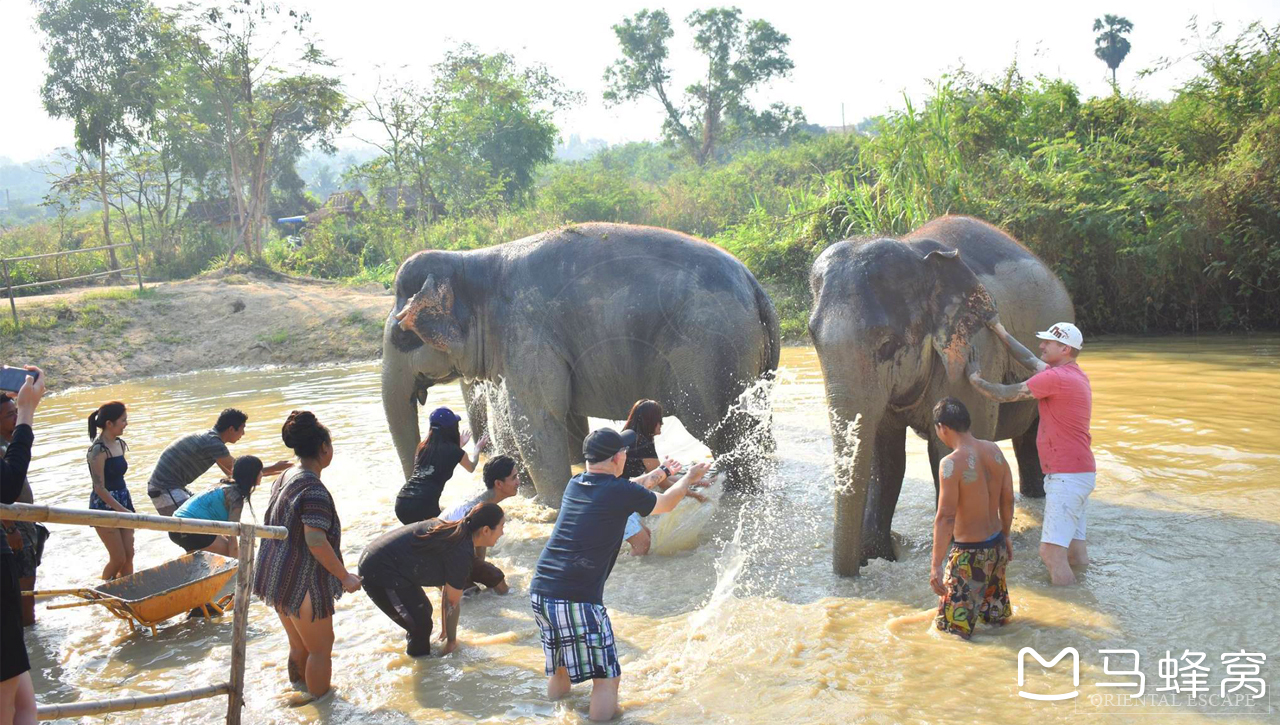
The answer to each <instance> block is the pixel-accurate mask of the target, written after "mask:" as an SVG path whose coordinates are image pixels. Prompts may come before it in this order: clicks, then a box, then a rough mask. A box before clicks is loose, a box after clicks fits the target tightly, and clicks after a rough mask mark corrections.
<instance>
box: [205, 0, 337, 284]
mask: <svg viewBox="0 0 1280 725" xmlns="http://www.w3.org/2000/svg"><path fill="white" fill-rule="evenodd" d="M188 20H189V21H190V22H189V23H188V25H187V27H186V28H185V32H184V34H183V38H184V48H185V55H186V59H187V61H188V62H189V63H190V64H191V65H192V66H194V67H195V68H196V69H197V70H198V71H199V73H198V75H193V76H191V77H189V79H188V80H189V81H190V82H192V83H193V84H194V85H195V86H196V87H195V88H193V89H192V93H193V95H194V96H196V97H198V98H203V99H205V101H206V103H207V104H208V106H207V107H206V109H205V113H204V115H203V117H204V118H205V119H207V120H208V125H207V129H208V131H209V132H210V134H211V135H212V136H213V137H214V138H215V139H216V140H217V141H218V143H219V144H220V145H221V146H222V147H223V149H224V150H225V161H226V168H225V172H226V188H227V189H228V190H229V192H230V196H231V199H232V203H233V206H234V208H235V210H236V217H237V225H236V243H235V244H234V245H233V246H232V249H231V253H230V254H229V255H228V257H227V261H228V262H230V261H231V259H232V258H233V257H234V256H235V253H236V251H237V250H238V249H239V248H241V247H243V248H244V250H245V253H246V254H247V255H249V256H250V257H260V256H261V254H262V229H263V227H264V226H265V224H266V218H267V212H268V209H267V206H268V201H269V199H270V192H271V186H272V182H273V181H274V180H275V179H277V178H278V177H280V178H287V180H288V181H290V182H294V181H295V178H294V177H296V173H292V164H293V162H294V161H295V160H296V159H297V157H298V156H299V155H300V154H301V149H302V148H303V147H304V146H305V145H306V144H308V143H314V144H316V145H317V146H318V147H319V148H320V149H321V150H324V151H327V152H330V153H332V152H333V151H334V147H333V137H334V135H335V134H336V133H337V132H338V131H339V130H340V129H341V128H342V127H343V126H344V125H346V122H347V119H348V117H349V115H350V108H349V105H348V103H347V100H346V96H345V95H344V94H343V92H342V82H341V80H339V79H338V78H337V77H335V76H334V75H332V71H331V68H332V65H333V63H332V61H331V60H330V59H329V58H328V57H327V56H326V55H325V54H324V53H323V51H321V50H320V48H319V47H318V46H317V45H316V44H315V42H314V41H313V40H312V39H311V38H310V37H309V35H308V33H307V27H308V26H309V24H310V20H311V19H310V16H309V15H308V14H306V13H300V12H298V11H296V10H291V9H288V8H283V7H281V6H279V5H276V4H275V3H272V2H268V1H267V0H225V5H212V6H206V7H204V8H202V9H199V10H195V11H192V12H191V14H190V15H189V16H188ZM286 53H292V54H293V57H291V58H286V57H283V56H284V55H285V54H286ZM210 111H212V112H210ZM286 165H287V166H288V167H289V168H288V169H287V173H284V176H283V177H282V176H281V175H282V169H283V168H284V166H286ZM290 174H292V175H290ZM289 186H290V187H294V186H297V184H296V183H290V184H289Z"/></svg>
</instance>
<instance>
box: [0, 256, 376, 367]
mask: <svg viewBox="0 0 1280 725" xmlns="http://www.w3.org/2000/svg"><path fill="white" fill-rule="evenodd" d="M7 306H8V305H5V307H7ZM390 308H391V297H390V294H389V293H388V292H386V291H385V290H383V289H382V288H381V286H379V285H369V286H367V287H363V288H351V287H344V286H341V285H337V284H332V283H328V282H321V281H315V280H303V279H297V278H288V277H283V276H280V275H275V274H271V273H258V272H255V273H231V274H227V273H222V274H213V275H208V276H204V277H200V278H197V279H192V280H185V281H182V282H170V283H162V284H149V285H147V288H146V290H145V291H144V292H142V293H139V292H138V290H137V288H136V287H135V288H132V289H131V288H128V287H118V288H108V289H95V290H84V291H77V292H70V293H64V294H58V295H48V296H42V297H29V298H21V299H19V300H18V316H19V319H20V320H21V322H22V329H21V331H20V332H19V333H18V334H16V335H15V334H14V331H13V329H12V318H11V317H10V314H9V310H8V309H3V310H0V311H2V312H3V313H4V317H5V322H6V325H5V327H4V329H3V330H2V331H0V345H2V346H3V348H4V360H3V362H5V363H7V364H10V365H16V364H19V363H24V362H32V363H35V364H37V365H40V366H41V367H43V368H44V369H45V370H46V371H47V372H48V374H49V376H50V380H52V381H55V385H56V386H57V387H66V386H71V385H90V384H96V383H109V382H114V381H118V380H124V379H128V378H138V377H146V376H150V375H164V374H169V373H183V372H190V371H193V370H207V369H211V368H222V367H228V366H232V365H270V364H281V365H307V364H313V363H321V362H344V361H351V360H370V359H374V358H377V357H379V356H380V355H381V341H382V321H383V320H384V319H386V315H387V312H388V311H389V310H390Z"/></svg>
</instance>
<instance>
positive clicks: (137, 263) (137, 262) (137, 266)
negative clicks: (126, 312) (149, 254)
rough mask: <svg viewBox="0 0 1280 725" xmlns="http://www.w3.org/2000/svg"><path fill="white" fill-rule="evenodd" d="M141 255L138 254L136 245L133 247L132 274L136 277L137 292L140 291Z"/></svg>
mask: <svg viewBox="0 0 1280 725" xmlns="http://www.w3.org/2000/svg"><path fill="white" fill-rule="evenodd" d="M141 265H142V255H140V254H138V244H137V243H136V242H135V243H134V245H133V273H134V274H136V275H138V291H139V292H141V291H142V266H141Z"/></svg>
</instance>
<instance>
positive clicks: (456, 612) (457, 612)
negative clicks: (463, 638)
mask: <svg viewBox="0 0 1280 725" xmlns="http://www.w3.org/2000/svg"><path fill="white" fill-rule="evenodd" d="M444 611H445V618H444V619H445V621H444V633H445V636H446V637H448V639H449V641H450V642H453V641H455V640H457V639H458V617H459V616H461V615H462V602H461V601H459V602H458V603H457V604H452V605H451V604H449V599H448V595H445V597H444Z"/></svg>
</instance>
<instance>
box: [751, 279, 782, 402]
mask: <svg viewBox="0 0 1280 725" xmlns="http://www.w3.org/2000/svg"><path fill="white" fill-rule="evenodd" d="M751 281H752V282H754V283H755V293H756V312H757V313H758V314H759V315H760V326H761V327H763V328H764V333H765V335H767V336H768V338H769V344H768V345H766V346H765V347H764V348H763V349H762V350H761V351H760V355H761V359H760V371H761V372H762V373H764V374H766V375H768V376H769V377H770V378H772V377H773V373H775V372H776V371H777V370H778V360H779V358H780V357H781V355H782V339H781V332H780V325H779V324H778V311H777V310H776V309H774V307H773V300H771V299H769V295H768V294H767V293H766V292H765V291H764V286H763V285H761V284H760V281H759V280H757V279H754V278H753V279H752V280H751Z"/></svg>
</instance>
